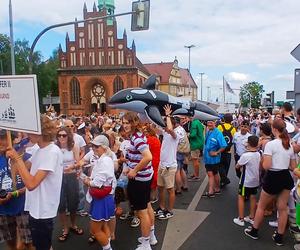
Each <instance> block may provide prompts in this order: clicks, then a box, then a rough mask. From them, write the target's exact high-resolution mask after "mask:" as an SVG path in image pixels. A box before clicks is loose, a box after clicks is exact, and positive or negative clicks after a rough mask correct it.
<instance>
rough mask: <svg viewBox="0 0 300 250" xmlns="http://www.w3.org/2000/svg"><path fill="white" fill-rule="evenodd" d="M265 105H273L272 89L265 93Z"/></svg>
mask: <svg viewBox="0 0 300 250" xmlns="http://www.w3.org/2000/svg"><path fill="white" fill-rule="evenodd" d="M266 96H267V97H266V105H267V106H272V107H274V91H272V92H271V93H267V94H266Z"/></svg>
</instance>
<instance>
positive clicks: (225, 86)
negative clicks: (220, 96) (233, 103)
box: [223, 78, 235, 94]
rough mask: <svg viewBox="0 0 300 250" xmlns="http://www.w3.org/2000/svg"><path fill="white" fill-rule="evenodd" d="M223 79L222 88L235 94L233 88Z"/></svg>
mask: <svg viewBox="0 0 300 250" xmlns="http://www.w3.org/2000/svg"><path fill="white" fill-rule="evenodd" d="M223 79H224V88H225V91H228V92H229V93H231V94H235V93H234V91H233V89H232V88H231V87H230V85H229V83H228V82H227V81H226V80H225V78H223Z"/></svg>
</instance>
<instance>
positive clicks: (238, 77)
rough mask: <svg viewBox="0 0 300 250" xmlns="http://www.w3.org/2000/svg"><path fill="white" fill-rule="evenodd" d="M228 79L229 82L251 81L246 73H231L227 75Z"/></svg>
mask: <svg viewBox="0 0 300 250" xmlns="http://www.w3.org/2000/svg"><path fill="white" fill-rule="evenodd" d="M226 76H227V77H228V80H231V81H236V82H246V81H249V79H250V76H249V75H247V74H244V73H238V72H230V73H228V74H226Z"/></svg>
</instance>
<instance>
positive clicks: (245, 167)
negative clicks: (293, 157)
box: [233, 135, 260, 226]
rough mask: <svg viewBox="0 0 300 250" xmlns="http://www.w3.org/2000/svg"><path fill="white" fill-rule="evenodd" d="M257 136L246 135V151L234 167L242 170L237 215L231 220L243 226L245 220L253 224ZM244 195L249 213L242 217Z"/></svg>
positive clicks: (257, 167) (258, 160) (257, 161)
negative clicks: (247, 202) (247, 200)
mask: <svg viewBox="0 0 300 250" xmlns="http://www.w3.org/2000/svg"><path fill="white" fill-rule="evenodd" d="M258 140H259V138H258V137H257V136H255V135H252V136H249V137H248V143H247V147H246V149H247V151H246V152H245V153H243V154H242V155H241V158H240V159H239V161H238V162H237V165H236V169H238V170H240V169H241V170H242V174H241V177H240V182H239V196H238V212H239V217H237V218H234V219H233V222H234V223H235V224H237V225H239V226H244V225H245V221H246V222H249V223H251V224H253V222H254V221H253V219H254V215H255V209H256V197H255V195H256V194H257V188H258V186H259V166H260V165H259V164H260V154H259V152H257V146H258ZM245 197H250V215H249V216H246V217H245V218H244V207H245Z"/></svg>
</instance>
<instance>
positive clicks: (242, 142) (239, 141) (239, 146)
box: [232, 131, 251, 156]
mask: <svg viewBox="0 0 300 250" xmlns="http://www.w3.org/2000/svg"><path fill="white" fill-rule="evenodd" d="M249 136H251V134H250V133H248V132H247V134H245V135H242V134H241V131H238V132H236V133H235V134H234V136H233V141H232V142H233V144H235V150H236V153H237V155H239V156H241V155H242V154H243V153H245V152H246V151H247V150H246V145H247V142H248V137H249Z"/></svg>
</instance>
